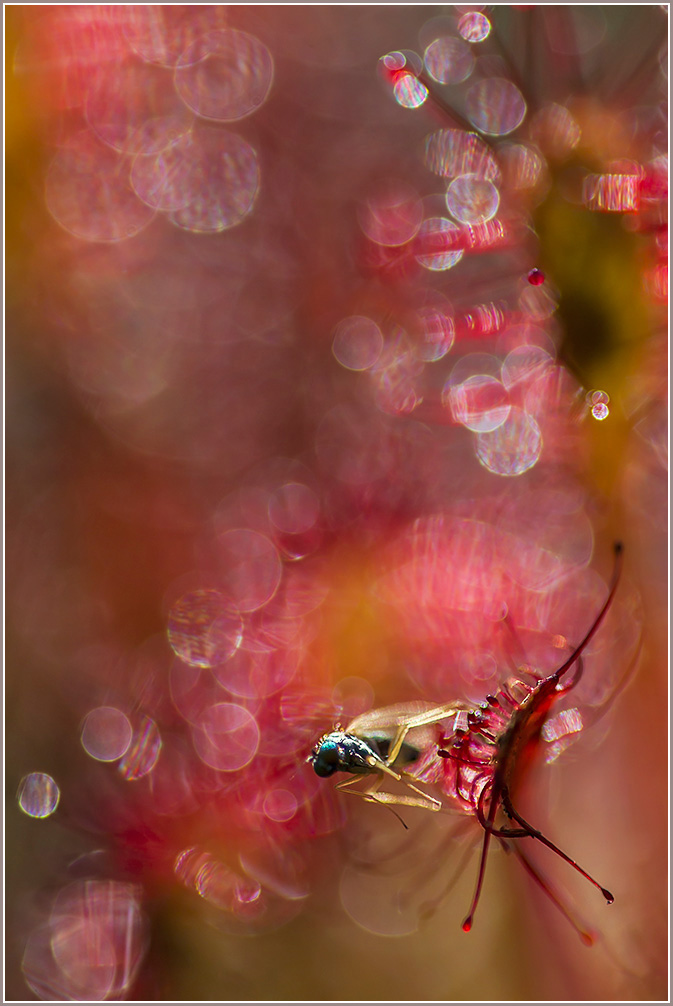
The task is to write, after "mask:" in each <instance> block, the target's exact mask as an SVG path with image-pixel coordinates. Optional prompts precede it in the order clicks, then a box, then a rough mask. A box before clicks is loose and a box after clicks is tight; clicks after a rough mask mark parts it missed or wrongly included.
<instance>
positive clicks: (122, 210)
mask: <svg viewBox="0 0 673 1006" xmlns="http://www.w3.org/2000/svg"><path fill="white" fill-rule="evenodd" d="M45 197H46V202H47V209H48V210H49V212H50V213H51V215H52V216H53V218H54V220H55V221H56V222H57V223H58V224H60V226H61V227H63V229H64V230H66V231H68V233H69V234H72V235H73V237H76V238H79V239H80V240H82V241H103V242H108V241H109V242H114V241H125V240H126V239H127V238H130V237H133V235H135V234H137V233H138V232H139V231H141V230H142V229H143V227H146V226H147V224H148V223H149V222H150V220H151V219H152V217H153V216H154V210H153V209H152V208H151V207H149V206H146V205H145V203H142V202H141V201H140V200H139V199H138V197H137V196H136V194H135V192H134V191H133V189H132V188H131V185H130V182H129V165H128V161H127V160H126V159H125V158H123V157H121V156H120V155H119V154H118V153H116V152H115V151H113V150H110V148H109V147H105V146H103V144H102V143H101V142H99V141H98V140H97V139H96V138H95V137H94V136H92V135H91V133H90V132H89V131H88V130H83V131H82V132H81V133H78V134H77V136H75V137H73V139H72V140H70V141H69V142H68V144H67V145H66V146H64V147H62V148H61V149H60V150H59V151H58V153H57V154H56V155H55V157H54V159H53V160H52V162H51V165H50V166H49V171H48V172H47V178H46V181H45Z"/></svg>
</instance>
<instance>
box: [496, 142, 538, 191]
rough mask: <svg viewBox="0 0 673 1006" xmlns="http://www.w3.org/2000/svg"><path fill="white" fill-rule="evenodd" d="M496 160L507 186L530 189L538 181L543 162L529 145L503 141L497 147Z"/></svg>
mask: <svg viewBox="0 0 673 1006" xmlns="http://www.w3.org/2000/svg"><path fill="white" fill-rule="evenodd" d="M498 161H499V163H500V166H501V168H502V173H503V176H504V179H505V183H506V184H507V186H508V187H511V188H513V189H532V188H535V186H536V185H537V184H538V182H539V181H540V178H541V176H542V169H543V167H544V162H543V160H542V158H541V157H540V155H539V153H537V151H535V150H533V149H532V148H531V147H527V146H525V145H524V144H522V143H505V144H503V145H502V147H500V148H499V149H498Z"/></svg>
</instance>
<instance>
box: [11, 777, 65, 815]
mask: <svg viewBox="0 0 673 1006" xmlns="http://www.w3.org/2000/svg"><path fill="white" fill-rule="evenodd" d="M60 798H61V792H60V790H59V788H58V786H57V785H56V783H55V782H54V780H53V779H52V777H51V776H50V775H47V774H46V772H31V773H30V775H25V776H24V777H23V779H22V780H21V782H20V783H19V789H18V791H17V794H16V799H17V801H18V804H19V807H20V808H21V810H22V811H23V812H24V814H27V815H28V817H37V818H43V817H49V816H50V815H51V814H53V813H54V811H55V810H56V808H57V807H58V801H59V800H60Z"/></svg>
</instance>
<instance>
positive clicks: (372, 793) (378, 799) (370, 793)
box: [334, 776, 407, 828]
mask: <svg viewBox="0 0 673 1006" xmlns="http://www.w3.org/2000/svg"><path fill="white" fill-rule="evenodd" d="M359 778H360V776H355V777H354V778H353V779H344V781H343V782H339V783H337V785H336V786H335V787H334V788H335V789H336V790H339V792H341V793H343V792H345V793H347V795H349V796H359V797H360V798H361V799H362V800H365V801H366V802H367V803H380V804H383V806H387V807H388V810H389V811H390V812H391V813H392V814H394V815H395V817H396V818H397V820H398V821H399V822H400V824H401V825H402V827H403V828H406V827H407V825H406V824H405V823H404V821H403V820H402V818H401V817H400V815H399V814H398V813H397V811H396V810H394V809H393V808H392V807H390V806H388V804H389V803H392V802H397V803H403V802H404V801H403V800H401V799H400V800H398V801H389V800H386V799H385V797H386V796H389V795H390V794H387V793H377V789H378V787H379V786H380V785H381V783H382V782H383V776H377V777H376V779H374V781H373V782H372V783H371V784H370V786H369V787H368V788H367V789H365V790H362V789H349V788H348V787H349V786H352V785H353V783H356V782H357V781H358V779H359Z"/></svg>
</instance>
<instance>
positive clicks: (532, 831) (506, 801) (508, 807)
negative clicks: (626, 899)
mask: <svg viewBox="0 0 673 1006" xmlns="http://www.w3.org/2000/svg"><path fill="white" fill-rule="evenodd" d="M502 805H503V808H504V810H505V813H506V814H507V816H508V817H509V818H512V819H513V820H514V821H516V822H517V824H520V825H521V827H522V828H523V829H524V831H526V832H527V833H528V834H529V835H530V837H531V838H536V839H537V840H538V841H539V842H542V844H543V845H546V846H547V848H548V849H551V851H552V852H555V853H556V855H557V856H560V857H561V859H564V860H565V861H566V863H569V864H570V866H572V867H573V868H574V869H575V870H577V872H578V873H581V874H582V876H583V877H584V878H585V879H586V880H588V881H589V883H591V884H593V885H594V887H596V888H597V889H598V890H599V891H600V892H601V894H602V895H603V897H604V898H605V900H606V901H607V903H608V905H611V904H612V902H613V901H614V900H615V899H614V897H613V895H612V894H611V893H610V891H608V889H607V888H606V887H601V885H600V884H599V883H598V881H597V880H594V878H593V877H592V876H591V875H590V874H589V873H587V872H586V870H583V869H582V867H581V866H578V865H577V863H576V862H575V860H574V859H571V858H570V856H568V855H566V853H565V852H563V850H562V849H559V847H558V846H557V845H554V843H553V842H550V841H549V839H548V838H546V837H545V836H544V835H543V834H542V832H541V831H538V830H537V829H536V828H533V827H532V825H530V824H529V823H528V821H526V820H524V818H523V817H521V815H520V814H518V813H517V812H516V811H515V810H514V807H513V806H512V801H511V800H510V796H509V792H508V790H507V788H506V787H503V791H502Z"/></svg>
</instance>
